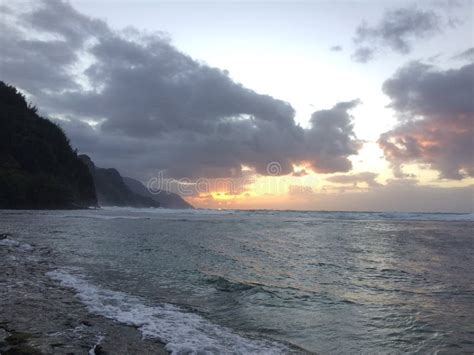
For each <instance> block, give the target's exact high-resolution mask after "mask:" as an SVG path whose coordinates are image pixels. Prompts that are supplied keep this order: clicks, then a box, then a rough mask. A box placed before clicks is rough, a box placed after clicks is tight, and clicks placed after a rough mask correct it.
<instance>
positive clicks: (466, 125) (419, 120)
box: [379, 62, 474, 179]
mask: <svg viewBox="0 0 474 355" xmlns="http://www.w3.org/2000/svg"><path fill="white" fill-rule="evenodd" d="M383 91H384V93H385V94H386V95H388V96H389V97H390V99H391V100H392V101H391V104H390V106H391V107H392V108H393V109H394V110H395V111H396V112H397V114H398V116H399V124H398V126H396V127H395V128H394V129H392V130H390V131H388V132H386V133H384V134H382V135H381V137H380V139H379V145H380V147H381V148H382V149H383V151H384V153H385V157H386V158H387V159H388V160H389V161H390V162H391V164H392V166H393V168H394V172H395V173H396V174H397V175H398V176H403V173H402V170H401V167H402V166H403V164H408V163H420V164H426V165H428V166H429V167H430V168H432V169H435V170H437V171H439V173H440V176H441V177H442V178H446V179H462V178H464V177H467V176H471V177H472V176H474V139H473V137H474V100H473V97H474V64H469V65H465V66H463V67H461V68H459V69H450V70H445V71H441V70H436V69H435V68H434V67H432V66H430V65H425V64H422V63H419V62H413V63H410V64H408V65H406V66H405V67H403V68H401V69H400V70H399V71H398V72H397V73H396V74H395V75H394V76H393V77H392V78H391V79H389V80H387V81H386V82H385V83H384V85H383Z"/></svg>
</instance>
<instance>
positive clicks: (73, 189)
mask: <svg viewBox="0 0 474 355" xmlns="http://www.w3.org/2000/svg"><path fill="white" fill-rule="evenodd" d="M89 206H97V198H96V194H95V188H94V182H93V180H92V177H91V174H90V173H89V170H88V169H87V167H86V166H85V165H84V164H83V163H82V162H81V160H80V159H79V158H78V156H77V154H76V152H75V151H73V150H72V148H71V146H70V144H69V140H68V138H67V137H66V135H65V134H64V132H63V131H62V130H61V128H59V127H58V126H57V125H56V124H54V123H53V122H51V121H49V120H47V119H45V118H42V117H41V116H39V115H38V114H37V113H36V108H35V107H31V106H29V105H28V104H27V103H26V101H25V98H24V96H23V95H21V94H20V93H19V92H18V91H17V90H16V89H15V88H14V87H12V86H8V85H6V84H5V83H3V82H1V81H0V208H12V209H16V208H28V209H30V208H31V209H50V208H53V209H56V208H58V209H66V208H85V207H89Z"/></svg>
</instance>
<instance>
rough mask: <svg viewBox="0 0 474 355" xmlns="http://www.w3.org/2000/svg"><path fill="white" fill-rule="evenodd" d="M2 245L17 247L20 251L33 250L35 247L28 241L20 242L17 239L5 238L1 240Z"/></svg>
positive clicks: (0, 244)
mask: <svg viewBox="0 0 474 355" xmlns="http://www.w3.org/2000/svg"><path fill="white" fill-rule="evenodd" d="M0 246H5V247H10V248H16V249H18V250H20V251H30V250H33V247H32V246H31V245H29V244H26V243H20V242H18V241H16V240H13V239H9V238H5V239H2V240H0Z"/></svg>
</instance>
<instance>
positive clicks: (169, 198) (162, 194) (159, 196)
mask: <svg viewBox="0 0 474 355" xmlns="http://www.w3.org/2000/svg"><path fill="white" fill-rule="evenodd" d="M123 181H124V182H125V184H126V185H127V186H128V187H129V188H130V189H131V190H132V191H133V192H135V193H137V194H139V195H141V196H146V197H149V198H152V199H153V200H155V201H157V202H158V203H159V204H160V206H161V207H164V208H177V209H188V208H194V207H193V206H192V205H191V204H189V203H188V202H186V201H185V200H184V199H183V198H182V197H181V196H180V195H178V194H175V193H173V192H167V191H163V190H160V191H156V193H151V192H150V191H149V190H148V189H147V188H146V187H145V186H144V185H143V184H142V183H141V182H140V181H138V180H135V179H132V178H129V177H124V178H123Z"/></svg>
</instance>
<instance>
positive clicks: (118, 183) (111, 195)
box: [79, 155, 160, 207]
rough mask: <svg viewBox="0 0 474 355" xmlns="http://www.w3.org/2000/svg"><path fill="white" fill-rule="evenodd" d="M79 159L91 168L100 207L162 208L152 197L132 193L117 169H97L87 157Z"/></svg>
mask: <svg viewBox="0 0 474 355" xmlns="http://www.w3.org/2000/svg"><path fill="white" fill-rule="evenodd" d="M79 158H80V159H81V160H82V162H83V163H84V164H85V165H86V166H87V167H88V168H89V171H90V173H91V175H92V178H93V179H94V184H95V188H96V192H97V198H98V200H99V205H101V206H120V207H160V203H159V202H157V201H155V200H153V199H152V198H150V197H146V196H142V195H140V194H137V193H135V192H134V191H132V190H131V189H130V188H129V187H128V186H127V185H126V184H125V182H124V180H123V178H122V176H121V175H120V173H119V172H118V171H117V170H116V169H105V168H99V167H97V166H96V165H95V164H94V162H93V161H92V160H91V158H90V157H89V156H87V155H80V156H79Z"/></svg>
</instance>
